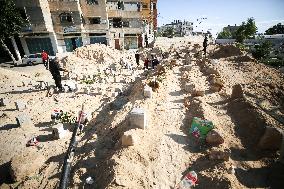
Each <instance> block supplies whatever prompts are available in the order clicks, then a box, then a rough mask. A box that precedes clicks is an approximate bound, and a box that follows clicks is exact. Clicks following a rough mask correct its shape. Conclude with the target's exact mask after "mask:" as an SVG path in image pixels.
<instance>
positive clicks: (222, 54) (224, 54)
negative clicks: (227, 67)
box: [211, 45, 243, 59]
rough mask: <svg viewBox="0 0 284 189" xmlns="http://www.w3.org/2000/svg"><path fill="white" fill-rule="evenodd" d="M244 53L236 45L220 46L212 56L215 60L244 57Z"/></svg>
mask: <svg viewBox="0 0 284 189" xmlns="http://www.w3.org/2000/svg"><path fill="white" fill-rule="evenodd" d="M242 55H243V52H242V51H241V50H240V49H239V48H238V47H236V46H235V45H220V46H219V47H218V48H217V50H215V52H214V53H213V54H212V55H211V58H213V59H220V58H228V57H231V56H242Z"/></svg>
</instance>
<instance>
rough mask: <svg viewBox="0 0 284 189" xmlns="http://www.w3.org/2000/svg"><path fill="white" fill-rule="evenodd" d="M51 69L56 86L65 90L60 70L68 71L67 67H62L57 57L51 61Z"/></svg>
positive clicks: (60, 89)
mask: <svg viewBox="0 0 284 189" xmlns="http://www.w3.org/2000/svg"><path fill="white" fill-rule="evenodd" d="M49 71H50V73H51V75H52V77H53V79H54V81H55V85H56V87H57V88H58V89H59V91H61V92H63V91H64V89H63V87H62V84H61V75H60V71H66V72H68V71H67V70H66V69H64V68H61V67H60V64H59V59H58V58H57V57H56V58H54V59H53V60H51V61H49Z"/></svg>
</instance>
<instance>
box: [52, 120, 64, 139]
mask: <svg viewBox="0 0 284 189" xmlns="http://www.w3.org/2000/svg"><path fill="white" fill-rule="evenodd" d="M52 135H53V137H54V138H55V139H62V138H64V137H66V136H67V130H64V128H63V124H62V123H58V124H57V125H55V126H53V127H52Z"/></svg>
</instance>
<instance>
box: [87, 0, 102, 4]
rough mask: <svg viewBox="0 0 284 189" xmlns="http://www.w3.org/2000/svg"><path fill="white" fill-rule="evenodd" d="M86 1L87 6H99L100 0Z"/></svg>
mask: <svg viewBox="0 0 284 189" xmlns="http://www.w3.org/2000/svg"><path fill="white" fill-rule="evenodd" d="M86 1H87V4H89V5H98V4H99V1H98V0H86Z"/></svg>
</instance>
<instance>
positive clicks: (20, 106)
mask: <svg viewBox="0 0 284 189" xmlns="http://www.w3.org/2000/svg"><path fill="white" fill-rule="evenodd" d="M15 106H16V109H17V110H19V111H21V110H24V109H26V108H27V104H26V103H24V102H22V101H16V102H15Z"/></svg>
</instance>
